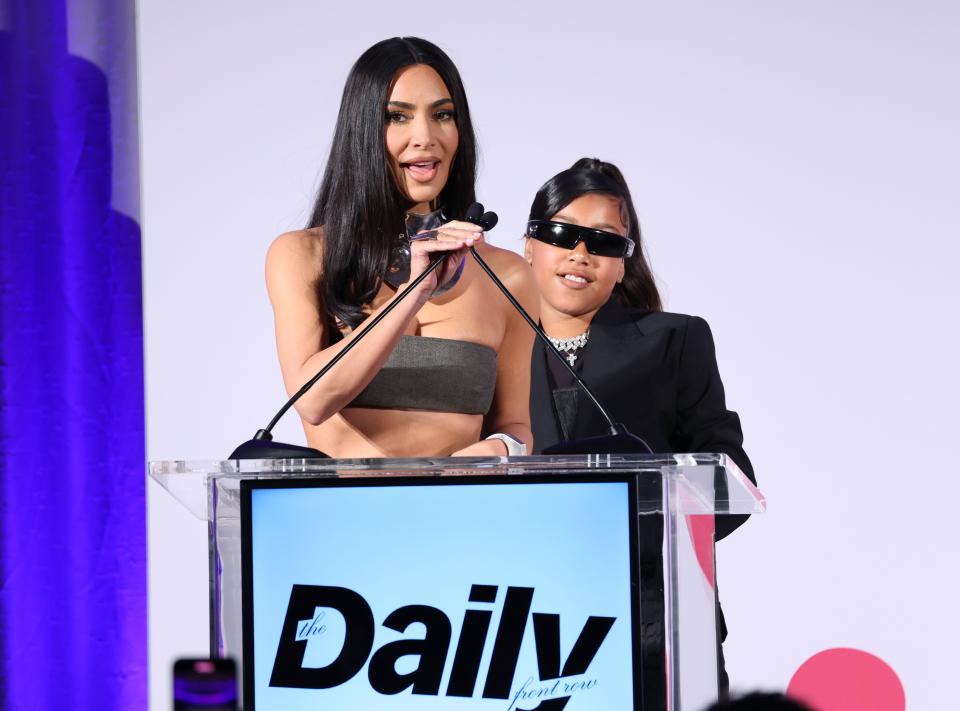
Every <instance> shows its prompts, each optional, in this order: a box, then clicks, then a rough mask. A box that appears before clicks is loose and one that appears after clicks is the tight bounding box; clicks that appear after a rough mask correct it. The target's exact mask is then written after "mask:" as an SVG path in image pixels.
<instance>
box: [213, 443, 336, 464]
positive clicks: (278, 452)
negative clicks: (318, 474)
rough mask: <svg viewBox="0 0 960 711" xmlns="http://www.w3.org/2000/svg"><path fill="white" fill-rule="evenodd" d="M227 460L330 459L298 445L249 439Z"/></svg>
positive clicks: (316, 450)
mask: <svg viewBox="0 0 960 711" xmlns="http://www.w3.org/2000/svg"><path fill="white" fill-rule="evenodd" d="M227 459H330V457H329V455H326V454H324V453H323V452H321V451H320V450H319V449H313V447H302V446H300V445H299V444H287V443H286V442H274V441H273V440H269V439H250V440H247V441H246V442H244V443H243V444H241V445H240V446H239V447H237V448H236V449H235V450H233V454H231V455H230V456H229V457H227Z"/></svg>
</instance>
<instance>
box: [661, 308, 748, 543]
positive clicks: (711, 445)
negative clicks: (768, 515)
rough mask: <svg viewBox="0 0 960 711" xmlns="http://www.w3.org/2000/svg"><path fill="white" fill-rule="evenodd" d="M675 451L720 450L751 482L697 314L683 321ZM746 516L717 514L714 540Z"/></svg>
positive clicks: (709, 337) (710, 345)
mask: <svg viewBox="0 0 960 711" xmlns="http://www.w3.org/2000/svg"><path fill="white" fill-rule="evenodd" d="M671 440H672V442H671V444H672V445H673V447H674V451H675V452H705V453H720V454H726V455H727V456H729V457H730V458H731V459H732V460H733V461H734V462H736V464H737V466H738V467H740V469H742V470H743V473H744V474H746V475H747V476H748V477H749V478H750V481H752V482H753V483H754V484H756V483H757V480H756V477H755V476H754V474H753V466H752V465H751V464H750V459H749V458H748V457H747V453H746V452H744V451H743V431H742V430H741V429H740V418H739V416H738V415H737V413H736V412H733V411H731V410H728V409H727V405H726V400H725V398H724V394H723V383H722V382H721V381H720V372H719V370H718V369H717V356H716V350H715V348H714V345H713V334H711V333H710V326H708V325H707V322H706V321H704V320H703V319H702V318H698V317H696V316H691V317H690V318H689V319H688V321H687V328H686V333H685V338H684V341H683V346H682V350H681V353H680V365H679V377H678V380H677V427H676V430H675V432H674V433H673V436H672V437H671ZM746 520H747V516H739V515H737V516H718V517H717V526H716V538H717V540H720V539H721V538H724V537H725V536H727V535H729V534H730V533H731V532H733V530H734V529H735V528H737V527H738V526H740V525H742V524H743V523H744V522H745V521H746Z"/></svg>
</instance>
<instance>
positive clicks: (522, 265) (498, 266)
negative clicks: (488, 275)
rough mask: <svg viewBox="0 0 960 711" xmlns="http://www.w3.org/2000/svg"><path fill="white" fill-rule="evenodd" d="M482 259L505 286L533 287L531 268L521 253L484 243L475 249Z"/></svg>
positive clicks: (513, 287) (512, 287) (511, 287)
mask: <svg viewBox="0 0 960 711" xmlns="http://www.w3.org/2000/svg"><path fill="white" fill-rule="evenodd" d="M477 251H478V252H479V253H480V256H481V257H482V258H483V260H484V261H485V262H486V263H487V264H489V265H490V268H491V269H493V271H494V273H495V274H496V275H497V276H498V277H499V278H500V281H502V282H503V283H504V284H505V285H506V286H507V288H509V289H510V290H511V291H513V290H514V289H515V288H517V289H523V288H528V287H534V286H535V282H534V279H533V270H532V269H531V268H530V265H529V264H527V260H526V259H524V258H523V256H522V255H520V254H518V253H517V252H514V251H513V250H510V249H503V248H502V247H495V246H493V245H492V244H489V243H484V244H482V245H481V246H480V248H479V249H478V250H477Z"/></svg>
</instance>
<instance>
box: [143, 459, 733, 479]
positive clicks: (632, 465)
mask: <svg viewBox="0 0 960 711" xmlns="http://www.w3.org/2000/svg"><path fill="white" fill-rule="evenodd" d="M674 466H711V467H716V466H721V467H724V468H726V469H732V470H733V471H734V472H735V473H736V474H741V475H742V472H740V469H739V468H738V467H737V465H736V464H735V463H734V462H733V461H732V460H731V459H730V458H729V457H727V455H725V454H574V455H562V456H530V457H410V458H394V459H388V458H377V459H302V458H297V459H224V460H182V459H173V460H155V461H150V462H149V466H148V472H149V474H150V475H151V476H154V477H155V476H168V475H171V474H203V475H212V476H230V475H241V476H242V475H244V474H259V475H263V474H268V475H269V474H280V475H285V476H290V475H292V474H307V475H309V474H334V475H335V474H338V473H341V472H342V473H349V472H358V473H359V472H369V473H370V474H374V473H376V472H389V473H392V474H393V473H402V472H410V473H418V472H419V473H424V474H426V473H431V472H432V473H435V474H437V475H444V474H457V473H463V471H464V470H467V469H469V470H476V472H477V473H498V472H499V473H521V472H524V471H529V472H531V473H532V472H547V471H555V470H564V471H571V470H572V471H577V470H581V469H586V470H597V469H606V470H611V471H624V470H635V469H637V468H640V469H662V468H663V467H674ZM489 470H494V471H489Z"/></svg>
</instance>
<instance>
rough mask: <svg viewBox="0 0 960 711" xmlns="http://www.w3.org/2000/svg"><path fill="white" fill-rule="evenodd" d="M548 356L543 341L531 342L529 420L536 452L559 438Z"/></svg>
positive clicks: (554, 442)
mask: <svg viewBox="0 0 960 711" xmlns="http://www.w3.org/2000/svg"><path fill="white" fill-rule="evenodd" d="M548 356H549V354H548V353H547V352H546V351H545V350H544V345H543V343H541V342H540V341H539V340H537V341H536V342H535V343H534V344H533V356H532V359H531V361H530V422H531V428H532V429H533V445H534V451H535V452H538V453H539V452H540V451H542V450H543V449H544V448H545V447H549V446H550V445H551V444H556V443H557V442H559V441H560V439H561V437H560V432H559V430H558V428H557V418H556V415H555V414H554V412H553V393H552V392H551V391H550V381H549V379H548V378H547V357H548Z"/></svg>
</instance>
